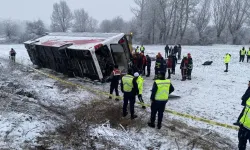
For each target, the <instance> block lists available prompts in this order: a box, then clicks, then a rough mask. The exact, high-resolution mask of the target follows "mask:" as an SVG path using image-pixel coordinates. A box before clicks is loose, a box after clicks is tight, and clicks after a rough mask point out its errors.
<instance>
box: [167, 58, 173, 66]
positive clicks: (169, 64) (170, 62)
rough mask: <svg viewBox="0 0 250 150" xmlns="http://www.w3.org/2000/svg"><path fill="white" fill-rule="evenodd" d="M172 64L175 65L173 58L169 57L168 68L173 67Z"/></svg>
mask: <svg viewBox="0 0 250 150" xmlns="http://www.w3.org/2000/svg"><path fill="white" fill-rule="evenodd" d="M172 65H173V61H172V58H168V60H167V67H168V68H172Z"/></svg>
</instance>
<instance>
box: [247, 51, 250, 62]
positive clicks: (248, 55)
mask: <svg viewBox="0 0 250 150" xmlns="http://www.w3.org/2000/svg"><path fill="white" fill-rule="evenodd" d="M249 59H250V47H249V50H248V51H247V62H248V60H249Z"/></svg>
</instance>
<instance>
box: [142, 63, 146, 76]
mask: <svg viewBox="0 0 250 150" xmlns="http://www.w3.org/2000/svg"><path fill="white" fill-rule="evenodd" d="M142 69H143V72H142V75H145V74H146V65H143V66H142Z"/></svg>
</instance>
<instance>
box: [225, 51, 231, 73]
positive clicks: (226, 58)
mask: <svg viewBox="0 0 250 150" xmlns="http://www.w3.org/2000/svg"><path fill="white" fill-rule="evenodd" d="M230 60H231V55H230V54H228V53H226V56H225V57H224V63H225V65H226V70H225V71H224V72H228V63H229V62H230Z"/></svg>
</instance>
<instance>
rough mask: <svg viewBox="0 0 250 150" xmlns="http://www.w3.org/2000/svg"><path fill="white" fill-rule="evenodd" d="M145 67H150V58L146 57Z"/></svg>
mask: <svg viewBox="0 0 250 150" xmlns="http://www.w3.org/2000/svg"><path fill="white" fill-rule="evenodd" d="M147 66H148V67H151V58H150V57H147Z"/></svg>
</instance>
